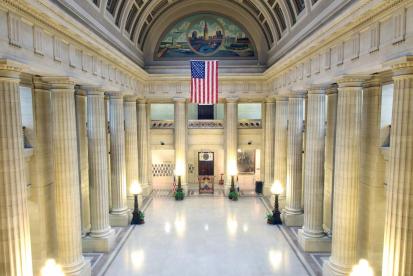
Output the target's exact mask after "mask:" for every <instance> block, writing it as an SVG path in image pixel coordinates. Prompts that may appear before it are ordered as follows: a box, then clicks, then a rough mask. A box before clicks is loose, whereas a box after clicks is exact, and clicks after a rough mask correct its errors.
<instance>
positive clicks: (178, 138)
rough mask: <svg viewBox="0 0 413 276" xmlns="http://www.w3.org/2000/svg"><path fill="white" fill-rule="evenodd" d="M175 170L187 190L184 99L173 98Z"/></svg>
mask: <svg viewBox="0 0 413 276" xmlns="http://www.w3.org/2000/svg"><path fill="white" fill-rule="evenodd" d="M174 101H175V130H174V137H175V170H176V174H177V175H181V183H182V188H183V189H184V191H187V190H188V183H187V164H186V157H187V156H186V150H187V145H186V143H187V137H186V136H187V131H186V100H185V99H184V98H175V99H174Z"/></svg>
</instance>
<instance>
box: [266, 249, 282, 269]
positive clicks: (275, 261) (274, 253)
mask: <svg viewBox="0 0 413 276" xmlns="http://www.w3.org/2000/svg"><path fill="white" fill-rule="evenodd" d="M282 258H283V255H282V252H281V251H279V250H274V249H271V250H270V251H269V252H268V260H269V261H270V264H271V267H272V269H273V271H274V272H277V271H279V270H280V268H281V264H282Z"/></svg>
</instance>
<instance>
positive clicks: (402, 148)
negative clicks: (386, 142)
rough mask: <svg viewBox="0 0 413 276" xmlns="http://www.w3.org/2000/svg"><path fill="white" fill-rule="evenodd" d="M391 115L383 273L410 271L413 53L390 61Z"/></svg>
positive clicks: (412, 266)
mask: <svg viewBox="0 0 413 276" xmlns="http://www.w3.org/2000/svg"><path fill="white" fill-rule="evenodd" d="M392 67H393V74H394V75H393V81H394V94H393V115H392V124H391V126H392V127H391V134H390V160H389V169H390V170H389V183H388V192H387V209H386V221H385V232H384V251H383V271H382V273H383V275H413V252H412V244H413V234H412V233H413V123H412V122H413V56H407V57H402V58H400V59H398V60H395V61H393V62H392Z"/></svg>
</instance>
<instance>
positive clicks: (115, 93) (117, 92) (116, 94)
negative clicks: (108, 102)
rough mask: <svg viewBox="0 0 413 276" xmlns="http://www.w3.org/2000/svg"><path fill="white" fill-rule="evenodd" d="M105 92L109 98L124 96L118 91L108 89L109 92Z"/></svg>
mask: <svg viewBox="0 0 413 276" xmlns="http://www.w3.org/2000/svg"><path fill="white" fill-rule="evenodd" d="M106 94H107V95H108V96H109V98H110V99H119V100H123V96H124V94H123V93H122V92H120V91H110V92H106Z"/></svg>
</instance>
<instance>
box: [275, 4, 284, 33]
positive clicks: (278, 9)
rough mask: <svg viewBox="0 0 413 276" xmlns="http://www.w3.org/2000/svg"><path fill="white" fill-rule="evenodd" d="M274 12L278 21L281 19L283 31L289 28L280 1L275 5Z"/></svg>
mask: <svg viewBox="0 0 413 276" xmlns="http://www.w3.org/2000/svg"><path fill="white" fill-rule="evenodd" d="M274 12H275V14H276V15H277V18H278V21H280V24H281V29H282V31H284V30H285V29H287V24H286V23H285V19H284V14H283V12H282V10H281V7H280V5H278V3H277V4H276V5H275V7H274Z"/></svg>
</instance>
